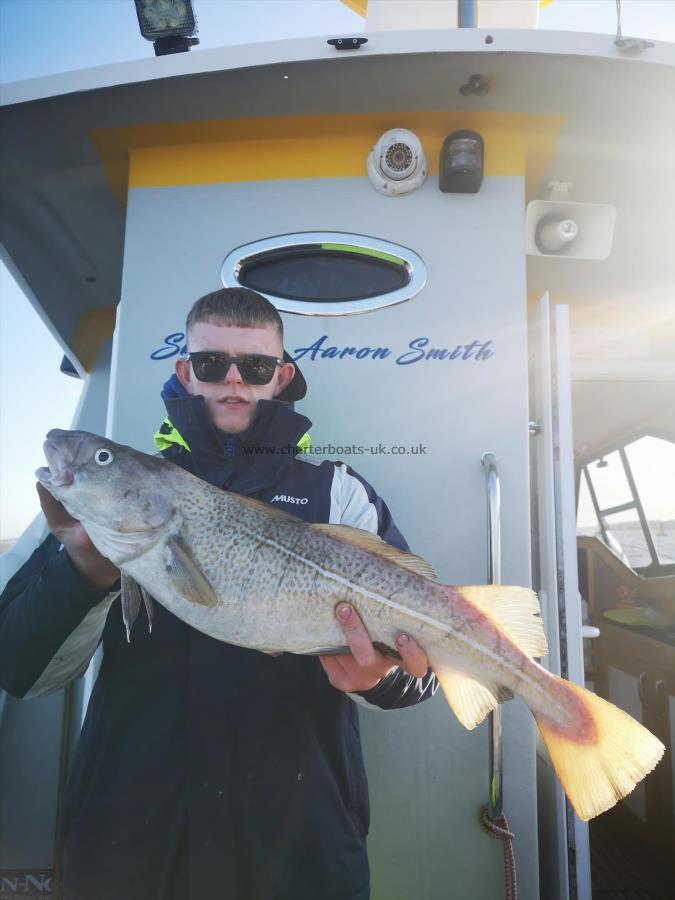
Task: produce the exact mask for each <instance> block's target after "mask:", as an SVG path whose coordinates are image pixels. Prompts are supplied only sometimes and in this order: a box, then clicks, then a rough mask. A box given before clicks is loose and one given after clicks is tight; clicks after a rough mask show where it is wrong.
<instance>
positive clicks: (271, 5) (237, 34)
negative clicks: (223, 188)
mask: <svg viewBox="0 0 675 900" xmlns="http://www.w3.org/2000/svg"><path fill="white" fill-rule="evenodd" d="M399 2H404V0H399ZM193 5H194V9H195V13H196V16H197V20H198V26H199V37H200V41H201V43H200V45H199V47H197V48H195V49H193V50H192V51H191V52H192V53H199V52H200V50H203V49H208V48H212V47H222V46H229V45H232V44H241V43H253V42H257V41H266V40H278V39H281V38H286V37H302V36H311V35H326V34H340V33H342V34H345V33H358V32H359V31H362V30H363V20H362V19H361V18H360V17H359V16H357V15H356V14H355V13H353V12H352V11H351V10H350V9H348V8H347V7H346V6H344V5H343V4H342V3H340V2H338V0H194V4H193ZM621 7H622V24H623V33H624V35H630V36H633V37H646V38H650V37H652V38H654V37H656V38H658V39H659V40H666V41H673V42H675V0H622V4H621ZM539 27H540V28H550V29H562V30H569V31H591V32H600V33H605V34H612V35H613V34H614V33H615V32H616V3H615V0H554V2H552V3H550V4H549V5H548V6H546V7H545V8H543V9H542V10H541V11H540V21H539ZM152 56H153V49H152V45H151V44H150V43H149V42H147V41H145V40H144V39H143V38H142V37H141V35H140V32H139V30H138V22H137V19H136V12H135V9H134V3H133V0H0V90H1V85H2V84H6V83H8V82H12V81H20V80H23V79H28V78H35V77H38V76H45V75H51V74H54V73H56V72H64V71H71V70H76V69H81V68H89V67H91V66H95V65H100V64H103V63H115V62H123V61H128V60H133V59H142V58H148V57H152ZM62 356H63V352H62V350H61V348H59V347H58V346H57V344H56V342H55V341H54V339H53V338H52V337H51V335H50V334H49V332H48V330H47V328H46V326H45V325H44V324H43V323H42V321H41V320H40V318H39V317H38V315H37V313H36V312H35V311H34V310H33V308H32V306H31V305H30V303H29V302H28V301H27V300H26V298H25V297H24V295H23V294H22V292H21V290H20V289H19V287H18V286H17V285H16V284H15V282H14V280H13V279H12V277H11V275H10V274H9V272H8V271H7V270H6V269H5V268H4V266H2V264H1V263H0V540H7V539H10V538H15V537H17V536H18V535H19V534H20V533H21V532H22V531H23V529H24V528H25V527H26V526H27V525H28V524H29V523H30V521H31V520H32V519H33V517H34V516H35V514H36V513H37V511H38V503H37V497H36V494H35V487H34V484H35V479H34V478H33V472H34V470H35V469H36V468H37V467H38V466H40V465H42V464H43V454H42V442H43V440H44V434H45V433H46V431H47V430H48V429H49V428H56V427H58V428H68V427H70V425H71V423H72V418H73V414H74V412H75V408H76V404H77V400H78V397H79V394H80V390H81V386H82V383H81V382H80V381H79V380H77V379H73V378H70V377H68V376H66V375H63V374H61V373H60V372H59V364H60V361H61V358H62Z"/></svg>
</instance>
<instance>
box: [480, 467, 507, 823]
mask: <svg viewBox="0 0 675 900" xmlns="http://www.w3.org/2000/svg"><path fill="white" fill-rule="evenodd" d="M481 463H482V464H483V468H484V469H485V477H486V484H487V533H488V566H487V580H488V584H501V527H500V526H501V522H500V501H501V497H500V486H499V470H498V468H497V457H496V456H495V454H494V453H492V452H491V451H487V452H486V453H484V454H483V455H482V456H481ZM489 724H490V782H489V799H488V815H489V817H490V819H492V821H493V822H494V821H496V820H497V819H498V818H499V817H500V816H501V814H502V717H501V707H499V706H498V707H497V708H496V709H495V710H493V712H491V713H490V718H489Z"/></svg>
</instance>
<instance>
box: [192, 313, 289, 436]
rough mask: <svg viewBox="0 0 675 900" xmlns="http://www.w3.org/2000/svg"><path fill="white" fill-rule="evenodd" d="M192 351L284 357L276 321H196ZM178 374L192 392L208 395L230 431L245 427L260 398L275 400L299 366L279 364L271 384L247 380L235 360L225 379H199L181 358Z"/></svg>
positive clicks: (214, 417) (216, 418) (213, 413)
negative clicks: (242, 323) (256, 324)
mask: <svg viewBox="0 0 675 900" xmlns="http://www.w3.org/2000/svg"><path fill="white" fill-rule="evenodd" d="M187 343H188V351H189V352H190V353H193V352H198V351H209V350H212V351H218V352H220V353H227V354H228V355H229V356H246V355H247V354H249V353H264V354H265V355H266V356H276V357H278V358H279V359H281V357H282V355H283V350H282V346H281V337H280V335H279V332H278V331H277V330H276V328H275V327H274V326H273V325H266V326H264V327H260V328H239V327H237V326H232V325H219V324H216V323H214V322H196V323H195V324H194V325H193V326H192V327H191V328H190V331H189V333H188V341H187ZM176 374H177V375H178V379H179V381H180V383H181V384H182V385H183V387H184V388H185V390H186V391H187V392H188V394H192V395H198V394H201V396H203V397H204V399H205V400H206V406H207V409H208V411H209V415H210V417H211V421H212V422H213V424H214V425H215V426H216V428H218V429H220V430H221V431H225V432H227V433H228V434H239V433H240V432H242V431H245V430H246V429H247V428H248V427H249V425H250V424H251V422H252V421H253V418H254V416H255V413H256V406H257V404H258V400H272V399H273V398H274V397H276V396H277V395H278V394H280V393H281V392H282V391H283V390H284V388H285V387H287V385H288V384H289V383H290V382H291V380H292V379H293V375H294V374H295V366H293V365H292V364H291V363H285V364H284V365H283V366H277V367H276V369H275V370H274V375H273V376H272V380H271V381H270V383H269V384H245V383H244V381H243V380H242V377H241V373H240V372H239V369H238V368H237V366H236V365H234V364H232V365H231V366H230V367H229V369H228V372H227V374H226V375H225V377H224V379H223V380H222V381H220V382H217V383H210V382H206V381H199V380H198V379H197V378H196V377H195V373H194V371H193V369H192V365H191V364H190V362H188V361H186V360H184V359H179V360H177V362H176Z"/></svg>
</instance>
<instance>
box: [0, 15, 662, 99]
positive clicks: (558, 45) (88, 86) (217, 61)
mask: <svg viewBox="0 0 675 900" xmlns="http://www.w3.org/2000/svg"><path fill="white" fill-rule="evenodd" d="M488 35H490V37H492V43H489V44H486V42H485V39H486V37H488ZM331 37H336V35H333V34H329V35H325V36H323V37H320V36H317V37H312V38H298V39H296V40H290V41H288V40H287V41H267V42H265V43H260V44H244V45H237V46H232V47H222V48H221V47H219V48H218V49H214V50H200V51H199V53H176V54H173V55H170V56H160V57H156V58H152V57H150V58H148V59H142V60H135V61H133V62H125V63H115V64H114V65H108V66H96V67H94V68H92V69H80V70H77V71H75V72H63V73H60V74H56V75H49V76H45V77H42V78H34V79H27V80H26V81H16V82H14V83H11V84H5V85H3V88H2V96H1V97H0V106H11V105H13V104H15V103H26V102H28V101H30V100H39V99H43V98H45V97H56V96H60V95H63V94H72V93H75V92H78V91H92V90H96V89H97V88H104V87H111V86H113V85H119V84H136V83H139V82H145V81H155V80H159V79H162V78H172V77H176V76H181V75H194V74H199V73H201V72H221V71H222V72H224V71H228V70H233V69H247V68H254V67H257V66H271V65H276V64H279V63H291V62H299V61H308V60H321V59H338V58H343V57H344V58H346V57H349V56H350V53H347V52H338V51H336V50H335V49H334V48H333V47H332V46H330V45H329V44H327V43H326V40H327V39H328V38H331ZM355 52H357V53H359V54H362V55H363V56H380V55H381V56H390V55H392V54H393V55H397V54H410V53H448V52H450V53H455V52H456V53H476V54H483V55H485V56H486V57H487V56H491V55H493V54H497V55H498V56H500V55H502V54H503V53H532V54H535V53H536V54H544V55H551V56H560V57H569V56H587V57H595V58H597V59H598V60H611V59H614V60H617V59H618V60H621V61H622V62H624V63H625V64H626V65H636V64H637V65H639V64H640V63H648V64H657V65H666V66H673V65H675V45H674V44H671V43H666V42H665V41H657V42H655V44H654V47H652V48H651V49H650V50H646V51H645V52H643V53H639V54H635V55H630V54H626V53H622V52H621V51H620V50H619V49H618V48H617V47H615V46H614V39H613V37H611V36H610V35H602V34H585V33H578V32H573V31H539V30H536V29H519V30H518V29H499V31H498V33H497V34H492V33H491V32H490V31H489V30H488V29H487V28H448V29H445V30H443V29H428V30H426V31H385V32H378V33H375V34H373V35H371V36H370V37H369V40H368V43H367V44H365V46H363V47H362V48H361V49H360V50H358V51H355Z"/></svg>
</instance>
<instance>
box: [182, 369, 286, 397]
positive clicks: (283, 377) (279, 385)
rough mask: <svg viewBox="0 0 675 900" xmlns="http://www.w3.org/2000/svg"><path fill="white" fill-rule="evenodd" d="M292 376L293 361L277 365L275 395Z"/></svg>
mask: <svg viewBox="0 0 675 900" xmlns="http://www.w3.org/2000/svg"><path fill="white" fill-rule="evenodd" d="M294 376H295V366H294V365H293V363H284V364H283V366H279V378H278V379H277V386H276V388H275V389H274V396H275V397H278V396H279V394H280V393H281V392H282V391H284V390H286V388H287V387H288V385H289V384H290V383H291V381H293V378H294ZM179 377H180V376H179Z"/></svg>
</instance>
